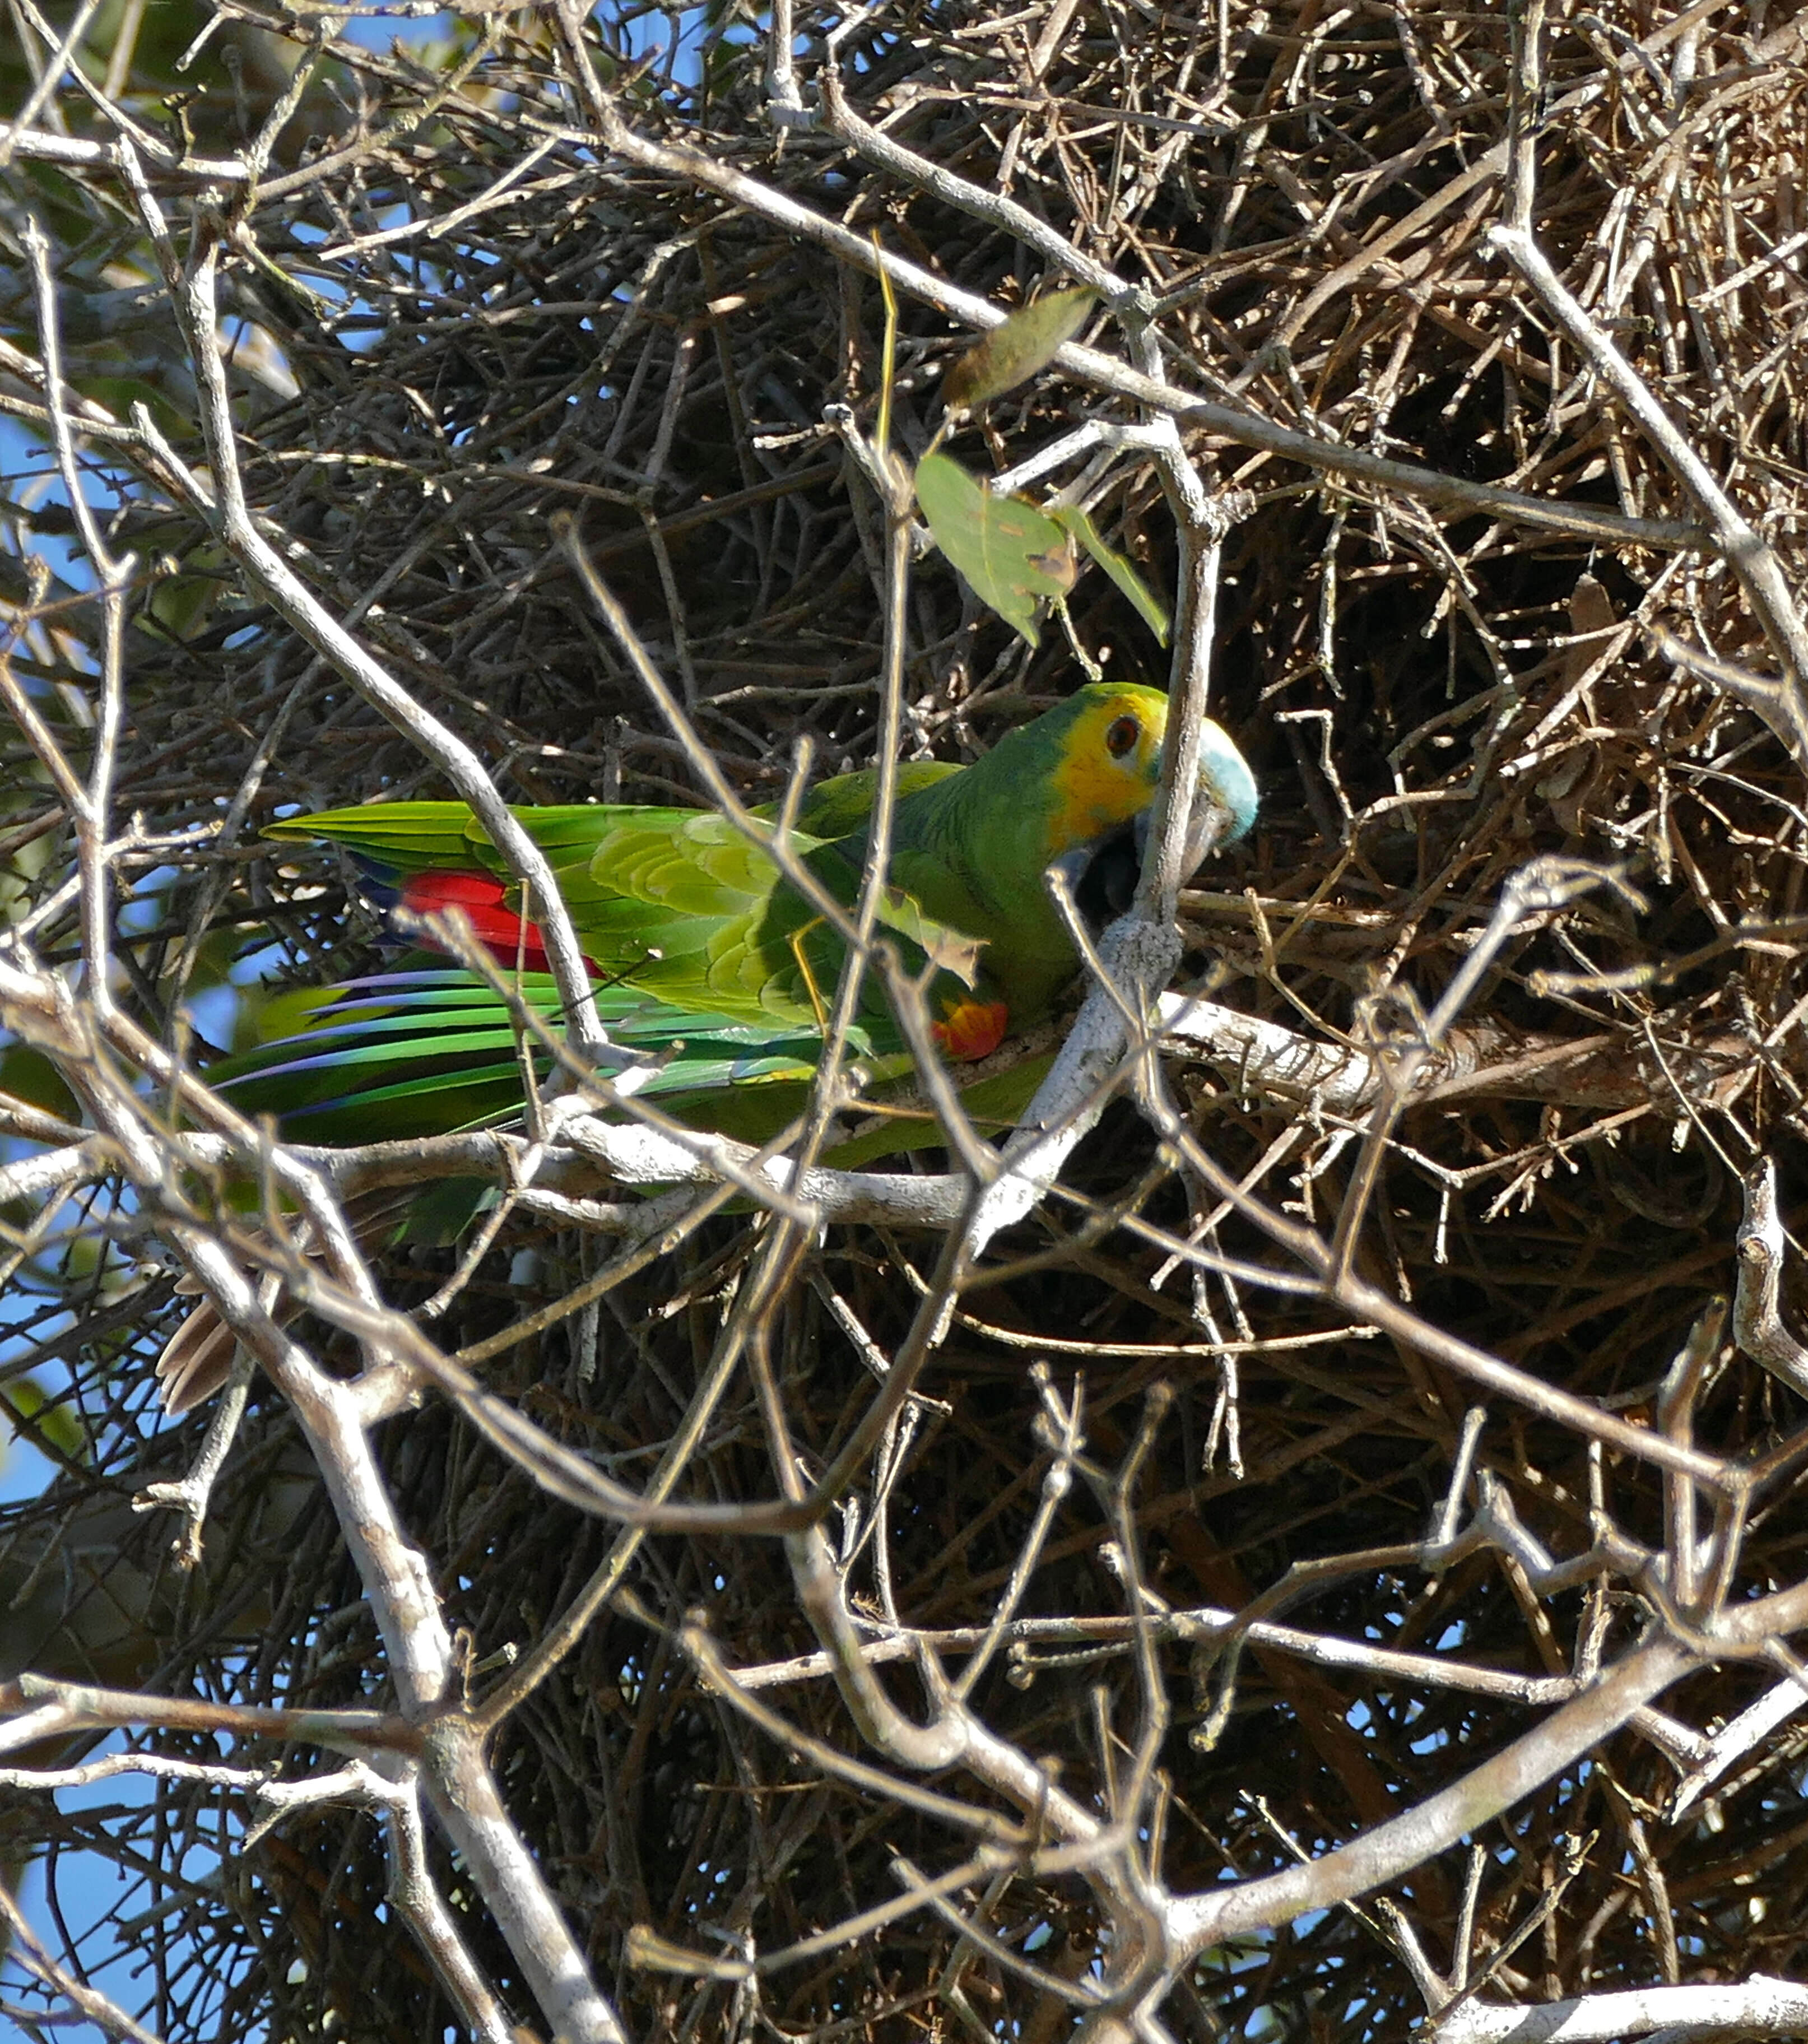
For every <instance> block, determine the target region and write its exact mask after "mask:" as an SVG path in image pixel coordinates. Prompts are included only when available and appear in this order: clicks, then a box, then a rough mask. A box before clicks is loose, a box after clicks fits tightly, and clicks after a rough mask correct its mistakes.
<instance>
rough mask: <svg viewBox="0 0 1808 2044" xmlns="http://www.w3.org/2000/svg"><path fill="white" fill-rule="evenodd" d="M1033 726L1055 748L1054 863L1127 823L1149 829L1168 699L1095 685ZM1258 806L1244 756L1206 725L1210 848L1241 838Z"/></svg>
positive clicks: (1198, 800) (1204, 802)
mask: <svg viewBox="0 0 1808 2044" xmlns="http://www.w3.org/2000/svg"><path fill="white" fill-rule="evenodd" d="M1030 729H1031V731H1037V732H1046V737H1047V739H1048V740H1050V741H1052V744H1053V749H1054V759H1053V763H1052V768H1051V770H1050V774H1049V777H1048V778H1049V785H1050V790H1051V793H1052V794H1053V797H1054V800H1053V802H1052V804H1051V806H1050V813H1049V847H1050V856H1051V857H1057V856H1058V855H1060V854H1061V852H1063V851H1066V850H1068V849H1069V848H1070V847H1073V846H1075V845H1081V844H1096V843H1098V842H1099V841H1100V840H1101V839H1104V838H1106V837H1108V836H1111V833H1112V832H1114V831H1116V830H1118V829H1119V828H1121V827H1122V826H1123V825H1124V824H1136V823H1138V821H1139V820H1141V821H1142V828H1144V829H1145V830H1146V828H1147V822H1146V819H1147V817H1148V815H1149V813H1150V805H1151V804H1152V803H1153V802H1154V799H1155V792H1156V790H1157V787H1158V786H1160V783H1161V753H1162V746H1163V742H1164V740H1165V738H1166V736H1167V730H1168V698H1167V697H1166V696H1165V695H1164V694H1162V693H1161V690H1159V689H1151V688H1145V687H1143V686H1142V685H1141V684H1140V683H1138V682H1092V683H1091V684H1090V685H1089V686H1087V687H1085V688H1083V689H1078V690H1076V691H1075V692H1074V694H1073V695H1071V696H1070V697H1069V698H1068V699H1067V701H1066V702H1065V703H1064V704H1062V705H1061V708H1060V709H1057V710H1051V711H1050V712H1049V713H1047V715H1046V716H1045V717H1040V718H1038V720H1037V721H1036V724H1035V725H1033V726H1031V727H1030ZM1256 804H1257V795H1256V783H1255V778H1254V776H1253V774H1251V773H1250V771H1249V767H1247V765H1246V763H1245V762H1244V759H1243V756H1242V754H1241V753H1240V752H1238V750H1237V748H1236V747H1235V746H1234V745H1233V744H1232V743H1230V739H1229V737H1228V736H1226V733H1225V732H1224V731H1223V729H1222V728H1220V727H1219V725H1217V724H1213V723H1212V722H1211V721H1210V720H1209V719H1208V720H1207V723H1206V726H1205V733H1204V742H1203V746H1202V747H1201V750H1200V785H1199V790H1198V793H1197V794H1196V797H1195V803H1194V806H1195V809H1196V810H1199V809H1211V810H1214V811H1215V812H1217V816H1216V818H1215V823H1214V824H1213V825H1212V827H1211V831H1210V842H1211V843H1219V844H1229V843H1234V841H1235V840H1237V839H1238V838H1240V837H1242V836H1243V835H1244V833H1245V832H1246V831H1247V830H1248V829H1249V826H1250V825H1251V824H1253V822H1254V821H1255V817H1256ZM1206 849H1209V844H1207V845H1206V846H1202V847H1201V852H1202V855H1203V851H1204V850H1206Z"/></svg>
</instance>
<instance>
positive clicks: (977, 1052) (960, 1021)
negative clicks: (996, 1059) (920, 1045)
mask: <svg viewBox="0 0 1808 2044" xmlns="http://www.w3.org/2000/svg"><path fill="white" fill-rule="evenodd" d="M1010 1026H1011V1011H1010V1009H1008V1008H1007V1007H1006V1006H1005V1005H1004V1002H1003V1001H974V1000H971V999H967V998H963V999H961V1000H958V1001H951V1002H950V1003H949V1005H947V1006H946V1008H944V1009H942V1020H940V1021H939V1022H936V1023H934V1024H931V1035H933V1036H934V1037H935V1041H936V1043H938V1044H939V1046H940V1047H941V1048H942V1051H944V1052H946V1055H948V1056H949V1057H950V1058H952V1059H953V1060H954V1062H955V1063H956V1064H966V1063H969V1062H971V1061H972V1060H973V1058H989V1057H990V1056H991V1055H992V1052H993V1051H996V1049H997V1048H998V1047H999V1045H1000V1043H1003V1042H1004V1032H1005V1031H1006V1030H1007V1029H1008V1028H1010Z"/></svg>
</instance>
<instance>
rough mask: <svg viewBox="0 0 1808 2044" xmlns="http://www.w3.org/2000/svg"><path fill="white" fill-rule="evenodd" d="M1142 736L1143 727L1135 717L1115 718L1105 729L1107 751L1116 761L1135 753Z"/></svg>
mask: <svg viewBox="0 0 1808 2044" xmlns="http://www.w3.org/2000/svg"><path fill="white" fill-rule="evenodd" d="M1141 736H1142V725H1141V724H1138V722H1137V720H1136V719H1135V718H1134V717H1113V718H1112V719H1111V722H1110V724H1107V726H1106V728H1105V750H1106V751H1107V752H1108V753H1110V755H1111V757H1112V758H1113V759H1123V755H1125V754H1126V753H1127V752H1130V751H1134V750H1135V747H1136V741H1137V740H1138V739H1139V738H1140V737H1141Z"/></svg>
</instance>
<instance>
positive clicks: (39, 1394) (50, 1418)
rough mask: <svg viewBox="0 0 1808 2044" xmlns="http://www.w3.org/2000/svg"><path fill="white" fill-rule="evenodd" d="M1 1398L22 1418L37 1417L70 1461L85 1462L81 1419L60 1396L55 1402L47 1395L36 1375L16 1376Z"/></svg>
mask: <svg viewBox="0 0 1808 2044" xmlns="http://www.w3.org/2000/svg"><path fill="white" fill-rule="evenodd" d="M0 1399H4V1400H5V1401H6V1404H8V1405H10V1407H11V1408H12V1409H13V1412H16V1413H17V1415H18V1416H19V1417H20V1418H21V1420H36V1423H37V1426H38V1429H39V1431H40V1432H41V1433H42V1434H43V1435H44V1439H46V1440H47V1441H48V1442H49V1443H50V1444H51V1446H52V1447H53V1448H56V1449H58V1450H60V1451H61V1452H62V1453H63V1454H65V1455H67V1457H68V1458H69V1459H70V1461H71V1462H86V1460H87V1459H88V1442H87V1437H86V1435H85V1434H84V1433H83V1431H82V1426H81V1423H80V1421H79V1420H77V1419H76V1417H75V1415H74V1414H73V1413H72V1412H71V1411H70V1410H69V1408H68V1407H67V1405H65V1404H63V1403H62V1401H61V1400H56V1401H55V1402H53V1401H52V1400H50V1399H48V1398H47V1397H45V1396H44V1387H43V1386H42V1385H40V1384H39V1383H38V1382H37V1381H36V1378H34V1377H14V1378H13V1381H12V1382H11V1383H10V1384H9V1385H7V1386H6V1389H5V1390H4V1391H0ZM0 1453H3V1448H0Z"/></svg>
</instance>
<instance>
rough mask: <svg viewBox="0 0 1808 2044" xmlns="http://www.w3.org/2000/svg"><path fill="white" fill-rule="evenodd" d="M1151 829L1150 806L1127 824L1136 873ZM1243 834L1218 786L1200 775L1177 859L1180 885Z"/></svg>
mask: <svg viewBox="0 0 1808 2044" xmlns="http://www.w3.org/2000/svg"><path fill="white" fill-rule="evenodd" d="M1154 828H1155V811H1154V808H1153V806H1151V807H1150V808H1149V809H1142V810H1139V811H1138V814H1137V816H1136V819H1135V820H1134V822H1133V823H1132V824H1131V825H1130V835H1131V837H1132V839H1133V840H1134V847H1135V857H1136V869H1135V870H1136V873H1140V872H1141V871H1142V863H1143V861H1144V860H1145V859H1146V858H1147V857H1148V855H1149V840H1150V835H1151V833H1152V832H1153V831H1154ZM1242 834H1243V833H1242V831H1241V830H1240V829H1239V828H1238V820H1237V815H1236V813H1235V811H1234V810H1233V809H1230V807H1229V806H1228V805H1226V803H1224V802H1223V801H1220V800H1219V796H1218V791H1217V789H1216V788H1215V786H1214V785H1213V784H1212V782H1211V781H1210V780H1208V779H1207V778H1206V776H1205V775H1204V774H1201V775H1200V783H1199V793H1197V794H1196V796H1195V797H1193V813H1192V816H1190V817H1189V818H1188V822H1187V848H1186V851H1185V852H1184V854H1183V855H1182V857H1181V859H1180V882H1181V884H1182V885H1183V886H1184V884H1185V883H1186V882H1188V881H1189V880H1190V879H1192V877H1193V875H1194V874H1196V872H1198V870H1200V867H1201V866H1203V865H1204V863H1205V862H1206V861H1207V859H1209V858H1211V855H1212V854H1213V853H1214V852H1215V851H1217V850H1218V848H1219V846H1220V845H1223V844H1228V843H1230V841H1231V840H1232V839H1233V838H1238V837H1241V836H1242ZM1135 885H1136V883H1135V876H1134V874H1133V875H1132V877H1131V882H1130V891H1131V892H1132V893H1134V892H1135ZM1129 906H1130V903H1129V901H1128V900H1127V899H1126V901H1125V902H1124V907H1125V908H1128V907H1129ZM1119 913H1122V911H1120V912H1119Z"/></svg>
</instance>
